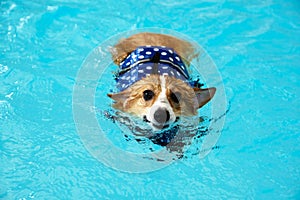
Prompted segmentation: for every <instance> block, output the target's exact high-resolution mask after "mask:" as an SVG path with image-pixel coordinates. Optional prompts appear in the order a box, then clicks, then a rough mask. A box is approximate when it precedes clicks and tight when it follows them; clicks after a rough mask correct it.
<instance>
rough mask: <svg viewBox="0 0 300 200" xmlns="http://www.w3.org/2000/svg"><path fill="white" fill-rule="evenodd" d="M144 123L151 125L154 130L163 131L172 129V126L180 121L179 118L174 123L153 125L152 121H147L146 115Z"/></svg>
mask: <svg viewBox="0 0 300 200" xmlns="http://www.w3.org/2000/svg"><path fill="white" fill-rule="evenodd" d="M143 121H144V122H146V123H149V124H151V126H152V127H153V128H154V129H157V130H162V129H167V128H170V126H171V125H173V124H175V123H176V122H178V121H179V117H176V119H175V121H174V122H172V123H161V124H160V123H153V122H151V121H149V120H148V119H147V116H146V115H144V116H143Z"/></svg>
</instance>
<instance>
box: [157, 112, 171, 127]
mask: <svg viewBox="0 0 300 200" xmlns="http://www.w3.org/2000/svg"><path fill="white" fill-rule="evenodd" d="M154 119H155V121H157V122H158V123H160V124H164V123H166V122H167V121H169V119H170V113H169V111H167V110H166V109H161V108H159V109H157V110H156V111H155V113H154Z"/></svg>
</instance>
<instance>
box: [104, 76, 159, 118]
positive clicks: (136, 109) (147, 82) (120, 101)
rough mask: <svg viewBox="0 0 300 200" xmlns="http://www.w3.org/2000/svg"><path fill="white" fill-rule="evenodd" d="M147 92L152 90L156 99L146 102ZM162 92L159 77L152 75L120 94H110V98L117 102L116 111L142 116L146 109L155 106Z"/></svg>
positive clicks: (115, 104)
mask: <svg viewBox="0 0 300 200" xmlns="http://www.w3.org/2000/svg"><path fill="white" fill-rule="evenodd" d="M145 90H152V91H153V92H154V94H155V97H154V98H153V99H152V100H150V101H145V100H144V99H143V92H144V91H145ZM160 92H161V88H160V79H159V75H151V76H148V77H145V78H143V79H141V80H140V81H138V82H136V83H135V84H133V85H132V86H131V87H129V88H127V89H126V90H124V91H122V92H120V93H116V94H109V95H108V96H109V97H111V98H112V99H113V100H115V103H114V104H113V107H114V108H115V109H118V110H121V111H124V112H127V113H131V114H135V115H141V114H143V113H144V112H145V108H147V107H151V106H152V105H153V103H154V102H155V100H156V99H157V97H158V95H159V93H160Z"/></svg>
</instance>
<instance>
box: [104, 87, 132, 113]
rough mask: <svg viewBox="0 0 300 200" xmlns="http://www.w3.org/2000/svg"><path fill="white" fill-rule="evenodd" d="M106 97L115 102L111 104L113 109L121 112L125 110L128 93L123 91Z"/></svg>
mask: <svg viewBox="0 0 300 200" xmlns="http://www.w3.org/2000/svg"><path fill="white" fill-rule="evenodd" d="M107 96H108V97H110V98H112V99H113V100H114V101H115V103H114V104H113V107H114V108H116V109H119V110H123V109H124V108H125V104H126V102H127V99H128V98H129V93H128V92H125V91H123V92H120V93H114V94H107Z"/></svg>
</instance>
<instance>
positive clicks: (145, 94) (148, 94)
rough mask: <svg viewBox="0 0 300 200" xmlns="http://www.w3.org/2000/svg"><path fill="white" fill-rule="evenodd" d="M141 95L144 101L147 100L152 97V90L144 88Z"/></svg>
mask: <svg viewBox="0 0 300 200" xmlns="http://www.w3.org/2000/svg"><path fill="white" fill-rule="evenodd" d="M143 97H144V99H145V101H149V100H151V99H152V98H153V97H154V92H153V91H152V90H145V91H144V92H143Z"/></svg>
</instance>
